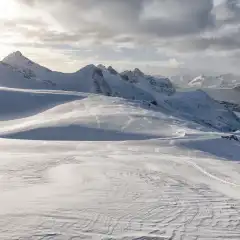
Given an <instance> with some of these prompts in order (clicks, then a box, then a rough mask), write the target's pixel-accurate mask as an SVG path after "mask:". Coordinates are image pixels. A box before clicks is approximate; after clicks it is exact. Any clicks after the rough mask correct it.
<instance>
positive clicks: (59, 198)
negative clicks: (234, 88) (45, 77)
mask: <svg viewBox="0 0 240 240" xmlns="http://www.w3.org/2000/svg"><path fill="white" fill-rule="evenodd" d="M193 95H194V96H195V97H192V94H191V93H189V94H187V95H183V93H181V94H180V95H179V94H177V95H176V96H174V97H172V98H171V97H166V98H165V100H163V101H162V103H161V104H160V106H149V104H146V103H144V102H141V101H137V100H124V99H121V98H116V97H115V98H113V97H107V96H101V95H95V94H91V93H79V92H66V91H54V90H19V89H7V88H1V89H0V99H1V101H0V104H1V109H0V149H1V161H0V206H1V207H0V239H3V240H8V239H14V240H20V239H21V240H25V239H26V240H30V239H31V240H36V239H37V240H40V239H41V240H50V239H51V240H65V239H66V240H70V239H71V240H77V239H96V240H97V239H105V240H110V239H111V240H133V239H134V240H167V239H168V240H179V239H181V240H212V239H222V240H226V239H232V240H239V239H240V165H239V160H240V144H239V143H238V142H236V141H229V140H226V139H222V138H221V135H222V134H221V133H220V132H219V131H218V130H213V128H209V126H206V125H204V124H199V123H200V120H201V118H203V116H206V117H208V119H209V121H210V118H212V120H211V121H210V123H213V122H214V119H215V118H216V119H218V122H217V123H218V124H220V125H221V124H223V126H224V128H225V127H226V126H227V125H228V123H231V124H234V125H235V127H237V128H238V127H239V125H238V124H239V122H238V120H237V117H236V115H233V114H232V113H231V112H228V111H226V109H224V108H223V107H222V106H221V105H220V104H218V103H215V102H212V101H211V100H210V98H208V97H207V96H206V95H204V93H202V92H196V93H195V94H193ZM184 99H185V101H184ZM199 99H202V100H203V102H202V104H203V105H201V104H200V103H199V101H200V100H199ZM205 101H209V105H208V109H205V106H204V104H206V102H205ZM190 103H192V104H195V106H198V109H199V111H201V113H200V112H199V113H198V114H195V113H193V115H194V116H195V117H197V118H198V119H197V120H196V119H191V117H192V115H190V114H188V115H187V116H185V115H186V114H185V115H184V114H178V113H179V111H180V108H181V109H184V111H185V112H186V111H189V112H190V111H192V110H193V106H190ZM214 109H215V111H214ZM208 111H211V114H210V115H209V116H208V114H207V112H208ZM218 126H219V125H218Z"/></svg>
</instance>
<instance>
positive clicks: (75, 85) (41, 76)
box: [0, 52, 175, 102]
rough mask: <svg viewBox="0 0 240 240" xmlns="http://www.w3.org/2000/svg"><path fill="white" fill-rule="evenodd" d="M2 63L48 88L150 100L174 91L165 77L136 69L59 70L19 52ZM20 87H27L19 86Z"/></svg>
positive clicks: (100, 66)
mask: <svg viewBox="0 0 240 240" xmlns="http://www.w3.org/2000/svg"><path fill="white" fill-rule="evenodd" d="M3 63H4V64H7V65H9V66H11V67H12V69H13V71H16V72H19V73H21V74H22V75H24V76H25V78H27V79H29V80H33V82H39V81H40V82H44V83H45V84H48V85H50V86H52V89H58V90H67V91H80V92H90V93H101V94H104V95H107V96H120V97H123V98H126V99H136V100H145V101H149V102H154V101H155V95H157V94H167V95H171V94H173V93H174V92H175V88H174V87H173V85H172V84H171V82H170V80H169V79H167V78H156V77H153V76H149V75H144V74H143V73H142V72H141V71H140V70H138V69H135V70H134V71H126V72H124V73H118V72H117V71H116V70H115V69H113V68H112V67H108V68H107V67H105V66H103V65H99V66H94V65H88V66H86V67H84V68H82V69H80V70H79V71H77V72H75V73H60V72H55V71H51V70H49V69H47V68H45V67H42V66H40V65H39V64H37V63H34V62H33V61H31V60H30V59H28V58H26V57H25V56H23V54H22V53H20V52H15V53H12V54H10V55H9V56H7V57H6V58H4V59H3ZM5 79H7V77H5ZM0 84H1V86H4V87H21V86H20V85H17V86H14V84H11V85H9V84H8V81H5V82H3V83H1V82H0ZM22 88H28V86H27V85H23V86H22ZM30 88H34V87H33V86H30Z"/></svg>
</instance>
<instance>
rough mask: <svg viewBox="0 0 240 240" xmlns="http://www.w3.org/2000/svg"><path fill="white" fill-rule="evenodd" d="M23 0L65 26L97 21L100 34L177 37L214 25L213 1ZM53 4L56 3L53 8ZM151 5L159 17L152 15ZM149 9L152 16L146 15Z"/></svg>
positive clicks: (70, 26)
mask: <svg viewBox="0 0 240 240" xmlns="http://www.w3.org/2000/svg"><path fill="white" fill-rule="evenodd" d="M22 1H23V2H25V4H28V5H30V6H32V7H43V6H44V7H45V8H46V10H48V11H49V12H50V13H51V14H52V16H54V18H55V19H57V20H58V21H59V23H61V24H62V25H63V26H64V27H66V29H74V30H75V31H76V30H82V31H84V29H85V28H86V27H85V25H86V24H87V26H88V27H89V26H91V25H95V24H97V25H98V27H99V28H97V27H95V31H96V32H101V34H102V33H103V31H106V32H112V34H120V33H126V32H128V33H135V34H139V35H154V36H158V37H174V36H179V35H185V34H193V33H197V32H201V31H202V30H204V29H206V28H208V27H212V26H213V25H214V16H213V15H212V13H211V12H212V9H213V2H212V0H167V1H166V0H163V1H157V0H131V1H129V0H121V1H119V0H101V1H99V0H80V1H77V0H69V1H63V0H53V1H51V4H50V3H49V1H47V0H41V1H40V0H22ZM54 4H55V5H54ZM47 5H48V6H47ZM52 5H54V6H56V7H54V10H53V8H52V7H51V6H52ZM151 6H153V7H154V8H155V11H157V12H159V16H154V17H153V18H151V11H152V10H151ZM146 11H148V15H149V16H150V17H149V18H144V17H143V16H144V15H146ZM166 13H167V14H166ZM78 28H79V29H78Z"/></svg>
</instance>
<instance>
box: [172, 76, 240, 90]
mask: <svg viewBox="0 0 240 240" xmlns="http://www.w3.org/2000/svg"><path fill="white" fill-rule="evenodd" d="M169 79H170V80H171V81H172V83H173V84H174V85H175V86H176V87H178V88H195V89H196V88H198V89H199V88H200V89H201V88H234V87H236V86H238V85H240V76H236V75H233V74H222V75H212V76H211V75H199V76H194V75H193V74H189V75H176V76H170V77H169Z"/></svg>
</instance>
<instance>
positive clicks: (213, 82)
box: [188, 75, 223, 88]
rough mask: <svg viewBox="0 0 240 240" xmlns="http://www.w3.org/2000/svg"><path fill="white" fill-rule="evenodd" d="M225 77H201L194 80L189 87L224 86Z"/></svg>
mask: <svg viewBox="0 0 240 240" xmlns="http://www.w3.org/2000/svg"><path fill="white" fill-rule="evenodd" d="M222 84H223V77H222V76H205V75H201V76H198V77H196V78H194V79H193V80H192V81H190V82H189V83H188V85H189V87H197V88H204V87H208V88H214V87H219V86H222Z"/></svg>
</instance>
